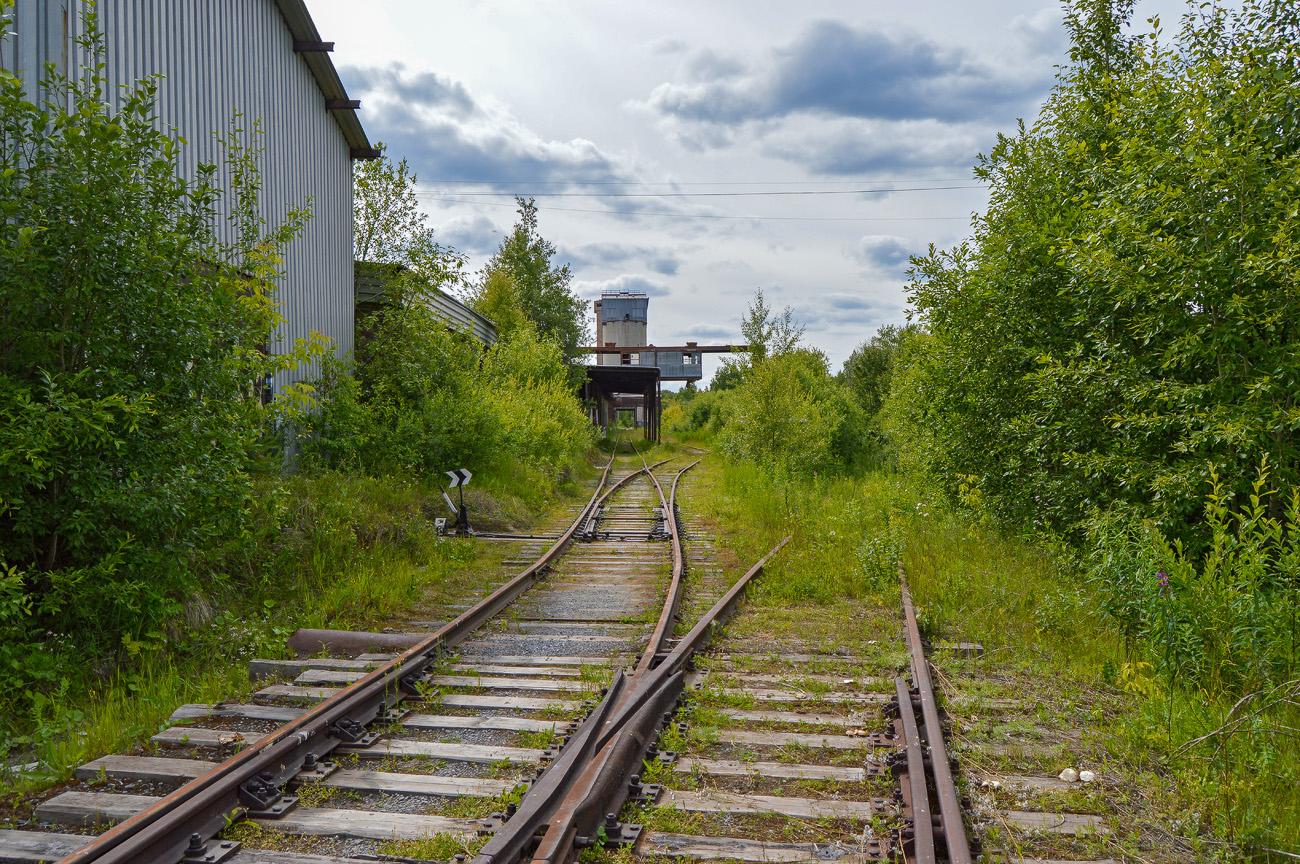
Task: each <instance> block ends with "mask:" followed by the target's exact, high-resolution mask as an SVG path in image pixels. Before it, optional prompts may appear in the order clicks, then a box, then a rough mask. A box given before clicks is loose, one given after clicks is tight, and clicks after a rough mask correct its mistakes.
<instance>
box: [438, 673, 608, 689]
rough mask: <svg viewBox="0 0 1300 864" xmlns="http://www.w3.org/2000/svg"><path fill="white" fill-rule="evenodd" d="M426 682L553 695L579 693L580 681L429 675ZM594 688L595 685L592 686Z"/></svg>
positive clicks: (439, 684) (448, 685)
mask: <svg viewBox="0 0 1300 864" xmlns="http://www.w3.org/2000/svg"><path fill="white" fill-rule="evenodd" d="M428 682H429V683H430V684H433V685H435V686H437V687H482V688H483V689H485V690H541V691H550V692H555V693H581V692H582V691H583V687H584V684H583V682H581V681H556V680H553V679H550V678H505V677H500V676H493V675H430V676H429V678H428ZM592 687H593V688H594V687H595V685H594V684H593V685H592Z"/></svg>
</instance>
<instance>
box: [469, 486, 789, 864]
mask: <svg viewBox="0 0 1300 864" xmlns="http://www.w3.org/2000/svg"><path fill="white" fill-rule="evenodd" d="M683 470H685V469H683ZM789 541H790V537H786V538H785V539H784V540H782V541H781V542H780V543H778V544H777V545H776V546H775V547H774V548H773V549H772V550H771V551H770V552H768V553H767V554H766V555H764V556H763V558H762V559H761V560H760V561H759V562H758V563H757V564H755V565H754V566H753V567H751V568H750V570H749V571H748V572H747V573H745V575H744V576H742V577H740V579H738V580H737V581H736V583H735V584H734V585H733V586H732V587H731V588H730V590H728V591H727V593H726V594H724V595H723V596H722V598H721V599H720V600H718V602H717V603H715V604H714V605H713V608H711V609H710V610H709V611H708V612H706V613H705V614H704V615H703V616H702V617H701V618H700V620H699V622H697V623H696V625H695V626H694V627H693V628H691V631H690V632H689V633H687V634H686V635H685V636H684V637H682V639H681V641H680V642H678V643H677V646H676V647H675V648H674V649H673V650H672V651H671V652H668V653H667V654H666V655H664V656H663V659H662V662H659V663H657V664H654V665H653V666H652V667H651V668H649V669H647V670H646V671H645V672H644V673H640V672H638V674H637V675H636V676H635V679H634V681H633V684H632V686H623V678H622V675H621V673H620V675H619V676H618V678H616V682H617V683H618V685H619V686H618V688H617V689H618V691H619V693H618V695H617V696H615V695H614V693H615V687H611V688H610V692H609V694H608V695H607V696H606V701H607V702H608V703H610V704H612V705H613V707H612V708H611V709H609V710H608V711H606V710H601V711H597V712H593V714H592V715H591V716H590V717H588V718H587V719H586V720H585V721H583V724H582V725H581V727H580V728H579V731H578V733H576V735H575V738H576V737H578V736H581V737H582V741H583V742H584V744H583V747H582V754H581V755H580V754H579V753H577V752H570V748H568V747H566V748H565V749H564V750H562V751H561V756H560V758H559V759H557V760H556V761H555V762H554V763H553V764H552V766H551V767H550V768H549V769H547V772H546V776H547V778H548V779H550V780H552V781H553V783H554V784H556V785H559V784H564V785H565V787H566V789H567V790H568V792H567V794H566V795H565V796H564V798H563V799H562V800H561V801H560V802H559V803H558V804H557V803H556V801H555V796H554V795H553V794H552V790H553V788H554V787H551V786H548V787H547V788H546V789H543V788H541V784H540V783H539V784H536V785H534V787H533V788H532V789H530V790H529V791H528V793H527V794H526V795H525V796H524V798H523V800H522V801H521V802H520V804H519V809H518V812H517V813H516V814H515V816H514V817H513V818H512V819H511V820H510V821H509V822H507V823H506V824H505V825H503V826H502V827H501V829H500V830H499V831H498V832H497V833H496V834H495V835H494V836H493V837H492V839H491V840H489V841H488V842H487V844H486V845H484V847H483V848H482V849H481V850H480V851H479V853H478V855H476V856H475V857H474V858H473V860H472V861H471V864H516V862H518V861H519V860H520V856H521V855H524V854H527V853H528V850H529V849H530V848H532V847H533V845H534V844H536V849H535V851H533V852H532V860H533V862H534V864H540V862H550V864H567V862H569V861H570V860H572V859H573V858H574V857H575V856H576V854H577V851H578V850H580V849H583V848H587V847H590V846H592V845H594V844H595V843H596V842H597V841H596V838H597V836H598V834H599V833H600V830H601V829H602V828H604V829H605V832H606V836H607V837H608V838H609V839H611V840H623V841H630V840H633V839H635V832H634V831H633V829H632V826H625V825H621V824H619V823H618V822H617V820H616V816H615V814H617V813H618V812H619V810H621V809H622V807H623V804H624V802H625V801H626V800H627V796H628V791H629V789H628V787H629V782H630V779H631V777H632V775H634V774H638V773H640V766H641V762H642V760H643V759H644V757H645V755H646V752H647V750H648V748H649V747H650V745H651V744H653V743H654V741H655V738H656V737H657V735H658V731H659V727H660V725H661V724H662V722H663V717H664V716H665V714H666V713H667V712H669V711H671V709H672V708H673V707H675V706H676V704H677V701H678V697H679V696H680V695H681V693H682V690H683V689H684V687H685V680H686V674H685V666H686V663H687V661H688V660H689V659H690V657H691V655H693V654H694V653H695V652H696V651H698V650H700V649H701V648H703V647H704V646H705V645H706V644H708V641H709V640H710V639H711V638H712V636H713V633H714V631H715V629H716V628H717V627H719V626H720V625H721V624H722V623H723V622H724V621H725V620H726V616H727V615H728V614H730V613H731V612H732V611H733V610H734V608H735V606H736V604H737V602H738V601H739V600H740V597H741V595H742V594H743V593H744V591H745V588H746V587H747V586H748V585H749V582H750V580H752V579H753V578H754V577H755V576H757V575H758V574H759V573H761V572H762V570H763V567H764V566H765V565H766V564H767V562H768V561H770V560H771V559H772V557H773V556H774V555H776V554H777V553H778V552H780V551H781V549H782V548H784V546H785V544H786V543H788V542H789ZM649 653H650V652H649V651H647V654H649ZM604 708H605V705H604V704H602V709H604ZM588 748H590V749H588ZM588 752H590V753H594V754H595V755H594V757H591V758H588V757H587V755H586V754H587V753H588ZM556 774H562V775H563V776H562V778H561V779H559V780H556V779H555V775H556ZM541 825H545V826H546V827H545V831H544V833H543V834H542V835H541V837H540V840H539V838H538V836H537V832H538V830H539V826H541Z"/></svg>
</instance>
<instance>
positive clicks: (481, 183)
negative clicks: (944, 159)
mask: <svg viewBox="0 0 1300 864" xmlns="http://www.w3.org/2000/svg"><path fill="white" fill-rule="evenodd" d="M970 179H971V178H969V177H931V178H930V179H929V181H928V182H930V183H965V182H969V181H970ZM917 182H927V181H923V180H918V178H916V177H859V178H857V179H854V180H692V181H682V182H679V181H676V180H658V181H649V182H647V181H644V180H518V179H511V180H432V181H430V185H435V186H442V185H448V184H451V183H464V184H467V185H471V186H502V185H506V184H510V183H516V184H519V185H520V186H545V185H552V186H554V185H562V186H817V185H822V186H829V185H831V184H834V183H840V184H843V183H917Z"/></svg>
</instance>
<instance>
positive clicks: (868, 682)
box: [713, 670, 885, 692]
mask: <svg viewBox="0 0 1300 864" xmlns="http://www.w3.org/2000/svg"><path fill="white" fill-rule="evenodd" d="M733 678H739V679H742V680H743V681H744V683H746V684H749V683H754V684H785V685H787V686H789V687H791V688H794V689H800V688H801V687H802V685H801V684H800V682H802V681H816V682H818V683H819V684H829V685H831V687H832V688H840V687H881V686H883V685H884V684H885V679H884V678H875V677H871V676H857V677H854V676H852V675H809V674H807V673H803V674H785V675H769V674H766V673H757V672H755V673H751V672H733V671H731V670H725V671H724V670H716V671H714V673H713V679H714V681H715V682H716V683H717V684H718V685H719V686H721V687H731V686H735V685H734V684H732V683H730V681H731V679H733ZM809 692H816V690H815V689H814V690H810V691H809Z"/></svg>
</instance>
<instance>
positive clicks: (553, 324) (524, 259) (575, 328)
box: [468, 198, 589, 360]
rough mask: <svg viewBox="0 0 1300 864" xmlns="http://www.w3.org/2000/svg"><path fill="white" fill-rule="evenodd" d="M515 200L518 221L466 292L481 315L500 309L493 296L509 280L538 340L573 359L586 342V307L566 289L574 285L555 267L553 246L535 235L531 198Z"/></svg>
mask: <svg viewBox="0 0 1300 864" xmlns="http://www.w3.org/2000/svg"><path fill="white" fill-rule="evenodd" d="M515 201H516V202H517V203H518V205H519V222H518V223H516V224H515V227H514V230H512V231H511V232H510V234H509V235H507V236H506V237H505V239H503V240H502V241H501V245H500V246H499V247H498V248H497V251H496V254H494V255H493V256H492V259H491V260H490V261H488V263H487V265H486V266H485V267H484V268H483V273H482V274H481V276H480V278H479V281H478V283H477V284H476V285H474V286H472V287H471V288H470V290H469V292H468V297H469V300H470V303H471V304H472V305H473V306H474V308H475V309H478V310H479V311H482V309H483V308H489V307H490V308H500V306H499V302H498V298H499V294H494V293H493V292H494V291H495V290H496V288H497V286H500V285H502V284H503V283H502V282H501V281H500V280H501V275H504V276H506V277H508V278H509V282H510V283H513V285H514V288H515V290H516V291H517V296H518V301H519V302H518V308H519V309H520V310H522V312H523V314H524V316H525V317H526V318H527V319H528V320H529V321H531V322H532V323H533V324H534V325H535V326H536V327H537V331H538V333H539V334H540V335H541V336H542V337H544V338H547V339H552V340H554V341H555V342H556V343H558V344H559V345H560V347H561V349H562V350H563V351H564V356H565V357H566V358H568V359H570V360H572V359H574V358H576V357H577V356H578V353H579V352H578V348H579V347H581V346H582V345H585V344H586V343H587V341H588V339H589V331H588V330H587V306H586V304H585V303H584V302H583V301H582V299H581V298H580V297H578V296H577V295H576V294H574V293H573V290H572V289H571V288H570V287H569V284H570V283H571V282H572V281H573V274H572V273H571V272H569V265H568V264H565V265H563V266H560V267H557V266H555V264H554V258H555V251H556V250H555V246H553V245H552V244H551V243H550V242H548V241H547V240H545V239H544V238H543V237H542V236H541V235H539V234H538V233H537V207H536V205H535V204H534V203H533V199H531V198H529V199H527V200H525V199H523V198H516V199H515ZM499 274H500V275H499ZM483 314H485V315H486V314H487V313H486V312H483Z"/></svg>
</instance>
